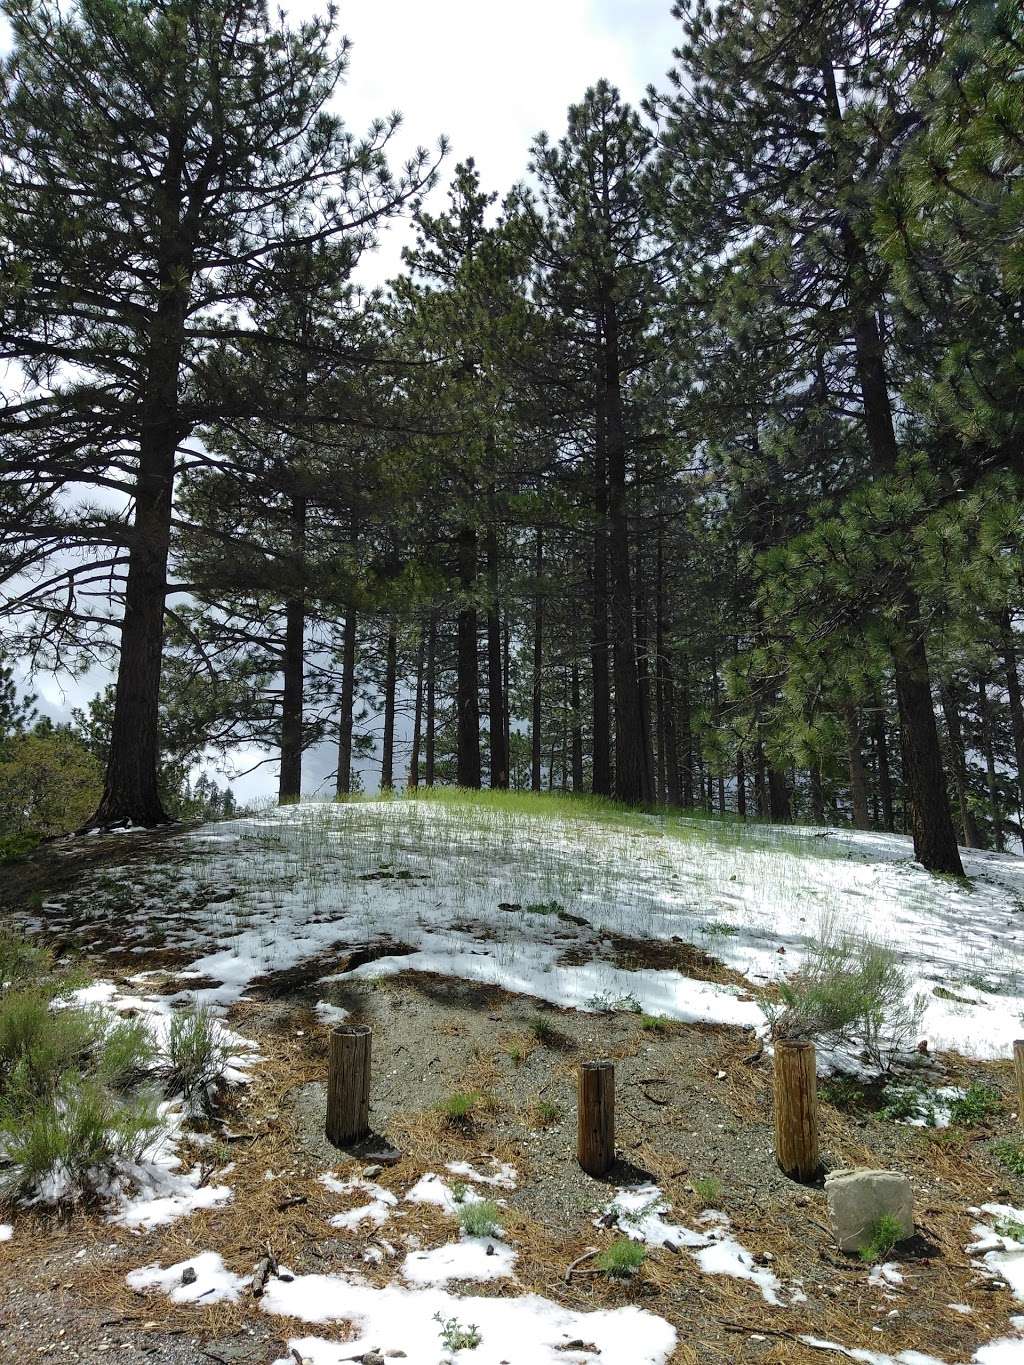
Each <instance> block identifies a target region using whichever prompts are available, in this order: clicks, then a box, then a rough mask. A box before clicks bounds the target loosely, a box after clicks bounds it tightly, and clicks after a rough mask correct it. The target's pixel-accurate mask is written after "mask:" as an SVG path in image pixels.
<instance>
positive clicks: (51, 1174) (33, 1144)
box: [2, 1076, 160, 1203]
mask: <svg viewBox="0 0 1024 1365" xmlns="http://www.w3.org/2000/svg"><path fill="white" fill-rule="evenodd" d="M159 1124H160V1120H159V1118H158V1117H157V1108H156V1100H155V1098H154V1097H151V1096H143V1097H139V1098H136V1099H134V1100H133V1101H131V1102H129V1103H125V1102H121V1101H118V1100H117V1099H116V1098H115V1097H113V1096H112V1095H111V1094H110V1093H109V1092H108V1091H106V1090H104V1089H103V1088H102V1087H101V1086H99V1085H97V1084H95V1083H94V1082H90V1081H84V1080H82V1078H81V1077H78V1076H75V1077H70V1078H68V1079H67V1080H66V1082H65V1084H64V1086H63V1087H62V1089H61V1092H60V1093H59V1094H56V1095H53V1096H51V1097H48V1098H46V1099H43V1100H41V1101H39V1102H38V1103H37V1104H36V1105H35V1106H34V1108H32V1109H31V1110H29V1111H28V1112H27V1113H23V1114H22V1115H21V1116H20V1117H19V1119H18V1120H17V1121H16V1122H11V1123H9V1124H8V1125H7V1126H6V1127H5V1129H4V1130H3V1132H2V1138H3V1147H4V1155H5V1158H6V1160H7V1161H8V1162H10V1163H11V1166H10V1168H9V1169H8V1170H7V1171H6V1172H5V1174H4V1192H5V1194H6V1195H7V1196H8V1197H12V1198H22V1199H33V1200H38V1201H41V1202H43V1203H66V1202H70V1201H73V1200H77V1199H80V1198H82V1197H83V1196H84V1195H87V1194H88V1193H90V1192H94V1193H95V1192H96V1191H98V1190H101V1189H102V1188H103V1186H104V1185H105V1184H106V1183H107V1181H108V1179H109V1176H110V1174H111V1172H112V1170H113V1169H114V1167H115V1166H116V1164H117V1162H118V1161H120V1160H129V1161H137V1160H138V1159H139V1157H140V1156H141V1155H142V1152H143V1150H144V1149H145V1147H146V1146H147V1144H148V1143H149V1142H150V1140H151V1138H152V1136H153V1133H154V1131H155V1129H157V1128H158V1127H159Z"/></svg>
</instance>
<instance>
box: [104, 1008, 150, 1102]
mask: <svg viewBox="0 0 1024 1365" xmlns="http://www.w3.org/2000/svg"><path fill="white" fill-rule="evenodd" d="M158 1055H159V1049H158V1048H157V1045H156V1040H155V1039H154V1037H153V1034H152V1033H151V1032H150V1029H149V1027H148V1025H147V1024H146V1023H145V1021H144V1020H142V1019H118V1020H117V1021H116V1022H115V1023H113V1024H111V1025H110V1027H109V1028H108V1029H107V1030H106V1032H105V1034H104V1035H103V1043H102V1047H101V1050H100V1055H99V1060H98V1063H97V1068H96V1070H97V1074H98V1076H99V1078H100V1079H101V1080H102V1081H104V1082H105V1083H106V1084H107V1085H109V1086H111V1087H113V1089H115V1090H120V1091H124V1090H130V1089H132V1088H134V1087H135V1086H137V1085H139V1084H140V1083H141V1082H142V1081H143V1080H145V1079H146V1077H147V1076H149V1075H150V1073H151V1072H152V1070H153V1066H154V1063H155V1062H156V1059H157V1056H158Z"/></svg>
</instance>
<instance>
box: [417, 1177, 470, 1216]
mask: <svg viewBox="0 0 1024 1365" xmlns="http://www.w3.org/2000/svg"><path fill="white" fill-rule="evenodd" d="M405 1198H406V1200H407V1202H408V1203H410V1204H436V1205H437V1207H438V1208H439V1209H442V1210H443V1211H444V1212H445V1213H458V1211H459V1206H460V1204H471V1203H474V1202H479V1200H480V1195H478V1194H477V1193H476V1191H475V1190H472V1189H467V1190H466V1191H465V1193H464V1195H463V1196H462V1199H461V1200H459V1199H456V1198H455V1193H454V1191H453V1190H452V1188H451V1186H450V1185H448V1184H446V1183H445V1181H444V1180H442V1179H441V1177H440V1176H439V1175H435V1174H434V1173H433V1172H432V1171H431V1172H428V1173H427V1174H426V1175H423V1176H421V1177H420V1178H419V1180H417V1181H416V1184H415V1185H413V1186H412V1188H411V1189H410V1190H409V1191H408V1193H407V1194H406V1196H405Z"/></svg>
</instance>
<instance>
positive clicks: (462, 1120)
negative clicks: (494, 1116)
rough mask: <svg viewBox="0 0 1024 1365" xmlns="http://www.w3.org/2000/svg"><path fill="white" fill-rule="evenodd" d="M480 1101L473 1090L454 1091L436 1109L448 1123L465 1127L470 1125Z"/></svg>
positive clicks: (479, 1097)
mask: <svg viewBox="0 0 1024 1365" xmlns="http://www.w3.org/2000/svg"><path fill="white" fill-rule="evenodd" d="M480 1099H481V1096H480V1095H479V1094H477V1092H476V1091H475V1090H455V1091H453V1092H452V1094H450V1095H447V1096H446V1097H445V1098H444V1099H443V1100H442V1101H441V1103H440V1104H439V1105H438V1106H437V1107H438V1109H439V1110H440V1112H441V1113H442V1114H443V1115H444V1117H445V1118H446V1119H447V1120H448V1122H449V1123H453V1124H462V1125H465V1124H469V1123H472V1121H473V1114H474V1112H475V1110H476V1107H477V1105H478V1104H479V1103H480Z"/></svg>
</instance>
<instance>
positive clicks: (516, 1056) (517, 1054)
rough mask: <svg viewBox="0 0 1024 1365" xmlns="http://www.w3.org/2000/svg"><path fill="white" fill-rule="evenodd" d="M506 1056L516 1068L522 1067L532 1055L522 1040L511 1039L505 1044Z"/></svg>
mask: <svg viewBox="0 0 1024 1365" xmlns="http://www.w3.org/2000/svg"><path fill="white" fill-rule="evenodd" d="M505 1055H506V1056H507V1057H508V1059H509V1061H510V1062H512V1063H513V1065H514V1066H522V1064H523V1062H525V1061H526V1059H527V1057H528V1056H529V1055H530V1049H529V1048H528V1047H527V1046H526V1044H525V1043H524V1042H523V1040H522V1039H521V1038H509V1040H508V1042H506V1044H505Z"/></svg>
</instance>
